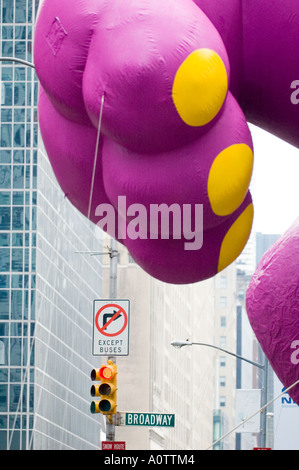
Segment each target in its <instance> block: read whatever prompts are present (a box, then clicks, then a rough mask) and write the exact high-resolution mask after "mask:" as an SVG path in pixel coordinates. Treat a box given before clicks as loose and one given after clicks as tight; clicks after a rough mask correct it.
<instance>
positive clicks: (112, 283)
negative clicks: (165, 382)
mask: <svg viewBox="0 0 299 470" xmlns="http://www.w3.org/2000/svg"><path fill="white" fill-rule="evenodd" d="M117 263H118V250H117V241H116V240H115V239H114V238H111V247H110V278H109V297H110V299H116V297H117ZM108 360H112V361H113V363H114V364H116V357H115V356H111V357H108ZM106 439H107V441H115V415H110V416H107V417H106Z"/></svg>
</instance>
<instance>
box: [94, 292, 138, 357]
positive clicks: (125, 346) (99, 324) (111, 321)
mask: <svg viewBox="0 0 299 470" xmlns="http://www.w3.org/2000/svg"><path fill="white" fill-rule="evenodd" d="M129 317H130V301H129V300H116V299H108V300H94V302H93V350H92V354H93V355H94V356H108V355H112V356H127V355H128V354H129Z"/></svg>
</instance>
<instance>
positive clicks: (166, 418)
mask: <svg viewBox="0 0 299 470" xmlns="http://www.w3.org/2000/svg"><path fill="white" fill-rule="evenodd" d="M174 417H175V415H174V414H166V413H162V414H161V413H121V412H119V413H117V421H116V425H117V426H164V427H172V428H173V427H174V421H175V420H174Z"/></svg>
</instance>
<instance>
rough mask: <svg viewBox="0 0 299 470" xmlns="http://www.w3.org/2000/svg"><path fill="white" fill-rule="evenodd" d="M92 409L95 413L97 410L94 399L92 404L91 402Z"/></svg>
mask: <svg viewBox="0 0 299 470" xmlns="http://www.w3.org/2000/svg"><path fill="white" fill-rule="evenodd" d="M90 411H91V413H95V412H96V404H95V402H94V401H93V402H91V404H90Z"/></svg>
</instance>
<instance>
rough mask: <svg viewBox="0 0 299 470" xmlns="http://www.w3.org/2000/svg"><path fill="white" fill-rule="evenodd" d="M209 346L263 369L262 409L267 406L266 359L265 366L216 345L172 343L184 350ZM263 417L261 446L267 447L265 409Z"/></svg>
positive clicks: (179, 341)
mask: <svg viewBox="0 0 299 470" xmlns="http://www.w3.org/2000/svg"><path fill="white" fill-rule="evenodd" d="M193 344H194V345H196V346H207V347H208V348H213V349H218V350H219V351H222V352H224V353H226V354H229V355H230V356H234V357H236V358H237V359H241V360H242V361H245V362H248V363H249V364H251V365H253V366H255V367H258V368H259V369H262V370H263V371H264V374H263V389H262V408H263V407H264V406H265V405H266V404H267V399H268V360H267V358H266V357H265V363H264V364H259V363H258V362H255V361H251V360H250V359H247V358H246V357H243V356H240V355H239V354H235V353H233V352H231V351H228V350H227V349H223V348H220V347H218V346H215V345H214V344H208V343H198V342H193V341H189V340H186V341H182V340H175V341H172V342H171V345H172V346H174V347H175V348H182V347H183V346H192V345H193ZM262 413H263V416H262V426H261V427H262V429H261V435H262V439H261V441H262V442H261V446H262V447H266V437H267V413H266V409H265V408H263V410H262Z"/></svg>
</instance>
